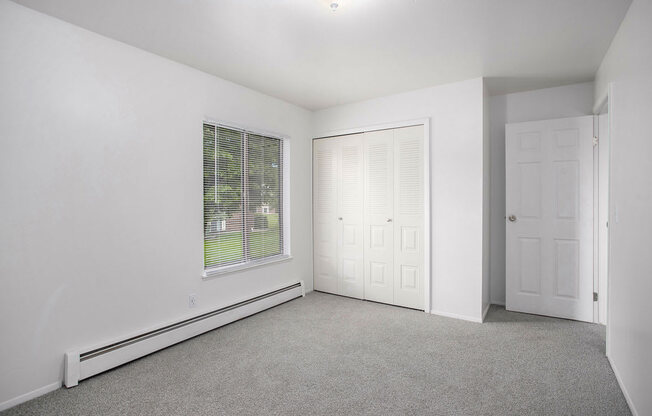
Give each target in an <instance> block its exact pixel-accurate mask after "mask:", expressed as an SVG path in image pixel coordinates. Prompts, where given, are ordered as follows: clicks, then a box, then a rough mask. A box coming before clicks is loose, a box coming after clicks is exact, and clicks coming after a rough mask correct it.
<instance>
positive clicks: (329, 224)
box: [313, 139, 339, 293]
mask: <svg viewBox="0 0 652 416" xmlns="http://www.w3.org/2000/svg"><path fill="white" fill-rule="evenodd" d="M337 159H338V143H337V142H336V141H334V140H330V139H320V140H314V141H313V233H314V241H313V249H314V270H313V279H314V287H315V290H321V291H324V292H330V293H338V268H339V261H338V250H337V245H338V241H337V239H338V233H337V229H338V225H339V224H338V221H337V193H338V174H337V168H338V166H337Z"/></svg>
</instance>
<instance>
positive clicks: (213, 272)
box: [202, 254, 292, 280]
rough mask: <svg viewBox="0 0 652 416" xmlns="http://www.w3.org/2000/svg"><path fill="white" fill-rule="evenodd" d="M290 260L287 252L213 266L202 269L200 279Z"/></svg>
mask: <svg viewBox="0 0 652 416" xmlns="http://www.w3.org/2000/svg"><path fill="white" fill-rule="evenodd" d="M290 260H292V256H290V255H288V254H281V255H278V256H274V257H268V258H265V259H261V260H256V261H250V262H248V263H241V264H234V265H232V266H223V267H215V268H212V269H206V270H204V273H202V279H203V280H208V279H212V278H214V277H221V276H224V275H227V274H230V273H234V272H238V271H242V270H247V269H253V268H255V267H260V266H265V265H268V264H274V263H283V262H286V261H290Z"/></svg>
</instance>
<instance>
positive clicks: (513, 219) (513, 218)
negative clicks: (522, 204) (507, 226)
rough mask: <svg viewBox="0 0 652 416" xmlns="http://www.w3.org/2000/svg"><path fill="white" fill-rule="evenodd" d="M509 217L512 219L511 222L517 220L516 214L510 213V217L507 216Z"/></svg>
mask: <svg viewBox="0 0 652 416" xmlns="http://www.w3.org/2000/svg"><path fill="white" fill-rule="evenodd" d="M507 219H508V220H510V221H511V222H514V221H516V215H510V216H509V217H507Z"/></svg>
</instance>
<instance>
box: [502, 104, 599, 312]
mask: <svg viewBox="0 0 652 416" xmlns="http://www.w3.org/2000/svg"><path fill="white" fill-rule="evenodd" d="M505 150H506V176H507V182H506V192H507V194H506V197H507V200H506V210H507V212H506V214H507V219H506V228H507V229H506V239H507V241H506V245H507V247H506V249H507V258H506V266H507V270H506V274H507V276H506V289H507V290H506V296H507V299H506V301H507V302H506V303H507V309H508V310H512V311H518V312H527V313H535V314H540V315H549V316H556V317H562V318H570V319H576V320H581V321H588V322H592V321H593V117H592V116H586V117H576V118H568V119H558V120H545V121H536V122H527V123H516V124H508V125H506V142H505Z"/></svg>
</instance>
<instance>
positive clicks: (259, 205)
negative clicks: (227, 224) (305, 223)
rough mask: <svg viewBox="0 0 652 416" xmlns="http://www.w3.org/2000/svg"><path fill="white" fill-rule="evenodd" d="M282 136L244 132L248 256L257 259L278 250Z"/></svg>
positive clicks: (280, 249)
mask: <svg viewBox="0 0 652 416" xmlns="http://www.w3.org/2000/svg"><path fill="white" fill-rule="evenodd" d="M281 164H282V153H281V140H279V139H274V138H270V137H263V136H259V135H255V134H248V135H247V174H248V176H247V196H248V198H247V201H248V204H247V211H246V225H247V233H248V236H247V237H248V238H247V242H248V247H247V249H248V250H247V252H248V257H249V258H250V259H259V258H263V257H269V256H274V255H278V254H281V253H282V251H283V236H282V233H281V230H282V224H281V218H282V215H281V210H282V208H283V199H282V194H281V192H282V189H281V184H282V183H283V178H282V169H281Z"/></svg>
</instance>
